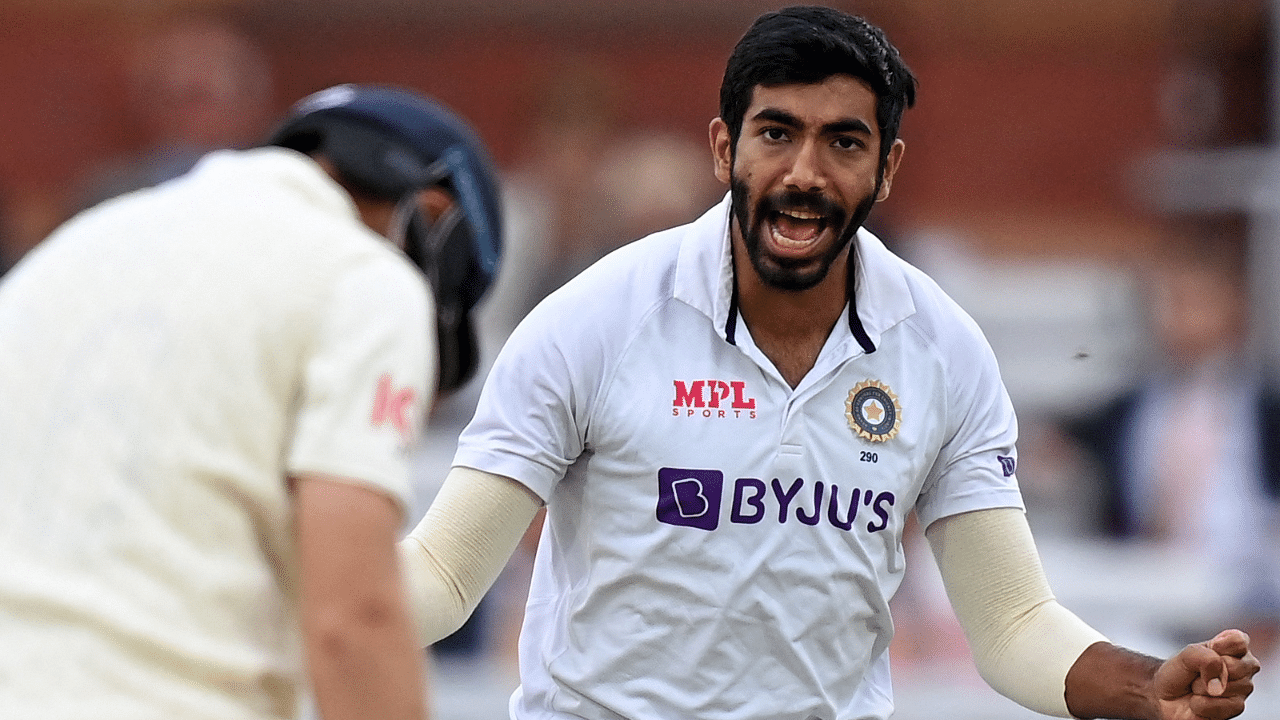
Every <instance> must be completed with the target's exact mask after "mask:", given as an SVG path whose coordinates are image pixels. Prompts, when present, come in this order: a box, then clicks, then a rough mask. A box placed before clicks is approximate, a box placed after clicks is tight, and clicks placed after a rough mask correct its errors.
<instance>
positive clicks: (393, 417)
mask: <svg viewBox="0 0 1280 720" xmlns="http://www.w3.org/2000/svg"><path fill="white" fill-rule="evenodd" d="M415 395H416V393H415V392H414V391H413V388H412V387H404V388H400V389H399V390H397V389H395V386H394V385H393V383H392V382H391V373H386V374H384V375H383V376H382V377H381V378H378V391H377V393H376V394H375V395H374V397H373V426H374V427H375V428H377V427H382V425H383V424H384V423H391V425H392V426H393V427H395V429H397V430H399V431H400V435H401V436H403V437H404V438H405V439H406V440H407V439H409V436H410V423H409V408H410V407H411V406H412V405H413V399H414V396H415Z"/></svg>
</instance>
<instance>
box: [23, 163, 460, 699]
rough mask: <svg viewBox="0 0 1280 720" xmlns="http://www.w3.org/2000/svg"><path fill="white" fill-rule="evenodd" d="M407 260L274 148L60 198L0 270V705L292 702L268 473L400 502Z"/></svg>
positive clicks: (287, 593) (408, 407)
mask: <svg viewBox="0 0 1280 720" xmlns="http://www.w3.org/2000/svg"><path fill="white" fill-rule="evenodd" d="M433 318H434V311H433V310H432V309H431V304H430V297H429V294H428V292H427V289H426V285H425V283H424V281H423V279H422V277H421V275H420V274H419V273H418V272H416V271H415V270H414V269H413V267H412V266H411V264H410V263H409V262H408V261H407V260H406V259H405V258H404V256H403V255H402V254H401V253H400V252H399V251H398V250H396V249H395V248H394V247H393V246H392V245H391V244H390V243H389V242H387V241H386V240H385V239H383V238H381V237H380V236H378V235H376V234H374V233H373V232H372V231H370V230H369V229H368V228H366V227H365V226H364V225H363V224H361V223H360V221H359V218H358V215H357V214H356V210H355V206H354V204H353V203H352V201H351V198H350V197H349V196H348V195H347V194H346V193H345V192H344V191H343V190H342V189H341V188H340V187H339V186H338V185H337V184H336V183H334V182H333V181H332V180H331V179H330V178H329V177H328V175H326V174H325V173H324V172H323V171H322V170H321V169H320V167H319V166H318V165H316V164H315V163H314V162H312V161H311V160H310V159H308V158H306V157H305V156H303V155H300V154H298V153H294V152H292V151H288V150H282V149H279V148H265V149H259V150H253V151H247V152H242V153H237V152H225V153H217V154H214V155H211V156H209V157H208V158H207V159H206V160H205V161H204V162H203V164H201V165H200V166H198V167H197V168H196V170H195V171H193V173H192V174H191V175H188V176H187V177H185V178H182V179H179V180H177V181H174V182H172V183H169V184H166V185H163V186H160V187H158V188H156V189H152V190H146V191H142V192H140V193H137V194H135V195H132V196H126V197H124V198H121V199H118V200H114V201H110V202H109V203H107V204H106V205H103V206H101V207H100V208H98V209H94V210H91V211H89V212H87V213H85V214H83V215H82V216H80V217H79V218H77V219H75V220H73V221H72V222H71V223H69V224H68V225H66V226H65V227H64V228H62V229H61V230H59V231H58V232H57V233H55V234H54V235H53V236H52V237H51V238H50V239H49V240H47V241H46V242H45V243H43V244H42V245H41V246H40V247H38V248H37V249H36V250H35V251H34V252H33V253H32V254H30V255H29V256H28V257H27V258H26V259H24V260H23V261H22V262H21V263H19V264H18V266H17V267H16V268H15V269H14V270H13V271H12V272H11V274H10V275H7V276H6V277H5V278H4V279H3V281H0V348H3V349H2V350H0V398H3V401H0V639H2V640H3V642H2V648H0V718H4V719H5V720H28V719H30V720H36V719H39V720H61V719H64V718H65V719H67V720H71V719H72V718H75V719H82V718H94V719H95V720H116V719H119V720H125V719H126V718H128V719H129V720H144V719H145V720H152V719H154V720H160V719H161V718H164V719H172V718H184V719H194V720H202V719H206V718H207V719H209V720H214V719H217V720H266V719H268V718H271V719H275V718H292V717H293V716H294V714H295V713H296V711H297V697H298V690H299V688H300V687H301V686H302V685H303V683H304V678H305V674H304V672H303V664H302V657H301V642H300V634H299V629H298V618H297V602H298V597H297V584H296V580H297V577H296V576H297V568H296V562H295V552H294V547H293V540H292V517H291V509H290V508H291V501H290V495H289V492H288V489H287V486H286V481H285V478H286V477H287V476H289V475H292V474H296V473H302V472H316V473H326V474H329V475H335V476H341V477H345V478H350V479H351V480H352V481H354V482H358V483H362V484H366V485H367V486H368V487H370V488H373V489H375V490H377V491H379V492H383V493H386V494H387V495H388V496H390V497H392V498H393V499H395V500H396V501H398V502H401V503H403V502H404V501H405V500H406V496H407V494H408V493H409V492H410V485H409V466H408V462H407V458H406V450H407V445H408V442H409V439H410V438H411V437H413V435H414V434H415V433H416V431H417V427H418V425H419V418H420V416H421V415H422V413H423V410H424V408H425V406H426V403H428V402H429V400H430V395H429V393H430V389H431V388H432V387H433V384H431V385H429V384H428V381H429V379H430V380H432V381H433V380H434V377H433V376H434V372H435V369H434V362H435V358H434V355H432V354H430V353H433V352H434V350H433V347H434V345H433V343H432V342H431V338H432V337H433V336H434V332H433V330H432V325H431V322H433Z"/></svg>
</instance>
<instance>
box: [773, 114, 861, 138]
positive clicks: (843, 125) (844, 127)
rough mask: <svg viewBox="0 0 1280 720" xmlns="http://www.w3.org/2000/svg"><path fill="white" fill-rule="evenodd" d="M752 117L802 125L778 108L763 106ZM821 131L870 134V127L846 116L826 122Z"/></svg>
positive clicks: (787, 124)
mask: <svg viewBox="0 0 1280 720" xmlns="http://www.w3.org/2000/svg"><path fill="white" fill-rule="evenodd" d="M752 119H753V120H756V121H764V122H773V123H778V124H779V125H786V126H787V127H793V128H798V127H801V126H803V125H804V123H803V122H801V120H800V118H798V117H796V116H795V115H792V114H791V113H789V112H787V111H786V110H779V109H778V108H764V109H763V110H761V111H760V112H758V113H756V114H755V115H754V116H753V117H752ZM822 131H823V132H824V133H827V134H837V133H848V132H854V133H862V134H865V135H870V134H871V127H870V126H869V125H867V124H866V123H865V122H863V121H861V120H858V119H857V118H848V119H844V120H837V121H835V122H833V123H827V124H826V125H823V126H822Z"/></svg>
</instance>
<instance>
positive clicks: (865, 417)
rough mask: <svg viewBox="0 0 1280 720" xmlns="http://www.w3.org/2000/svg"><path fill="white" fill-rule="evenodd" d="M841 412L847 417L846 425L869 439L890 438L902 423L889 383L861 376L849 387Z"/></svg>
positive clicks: (876, 440) (878, 440)
mask: <svg viewBox="0 0 1280 720" xmlns="http://www.w3.org/2000/svg"><path fill="white" fill-rule="evenodd" d="M844 414H845V417H847V418H848V419H849V427H850V428H851V429H852V430H853V431H854V432H856V433H858V435H861V436H862V437H863V438H866V439H867V440H870V441H871V442H884V441H885V440H890V439H892V438H893V436H894V435H897V434H898V426H899V425H901V424H902V408H901V407H900V406H899V405H898V396H897V395H894V394H893V391H891V390H890V389H889V386H888V385H884V384H882V383H880V382H878V381H876V380H863V381H862V382H860V383H858V384H857V385H856V386H854V388H853V389H852V390H850V391H849V399H847V400H845V401H844Z"/></svg>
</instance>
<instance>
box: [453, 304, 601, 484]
mask: <svg viewBox="0 0 1280 720" xmlns="http://www.w3.org/2000/svg"><path fill="white" fill-rule="evenodd" d="M566 297H567V296H566V294H565V293H564V288H562V289H561V291H559V292H557V293H555V294H553V295H552V296H550V297H549V298H547V300H544V301H543V302H542V303H541V304H539V305H538V306H537V307H536V308H534V310H533V311H532V312H531V313H530V314H529V315H528V316H526V317H525V319H524V320H523V321H522V322H521V323H520V324H519V325H518V326H517V327H516V329H515V331H514V332H513V333H512V334H511V336H510V338H508V340H507V342H506V344H505V345H504V346H503V348H502V351H501V352H500V353H499V354H498V357H497V358H496V359H495V361H494V364H493V367H492V368H491V369H490V371H489V374H488V377H487V378H486V379H485V384H484V389H483V391H482V392H481V393H480V400H479V402H478V404H477V407H476V412H475V415H474V417H473V418H472V420H471V422H470V423H469V424H468V425H467V427H466V428H465V429H464V430H463V432H462V434H461V436H460V437H459V439H458V451H457V454H456V455H455V456H454V461H453V464H454V465H455V466H462V467H469V468H473V469H476V470H483V471H485V472H488V473H492V474H494V475H501V476H504V477H509V478H513V479H515V480H516V481H518V482H519V483H521V484H522V485H525V486H526V487H528V488H529V489H530V490H532V491H533V492H534V493H535V494H537V495H538V497H539V498H541V499H542V500H543V501H544V502H545V501H547V500H548V499H549V498H550V497H551V494H552V491H553V490H554V488H555V486H556V484H557V483H558V482H559V481H560V479H561V478H563V477H564V475H565V472H566V471H567V470H568V468H569V466H570V465H571V464H573V463H574V462H575V461H576V460H577V458H578V456H579V455H581V454H582V453H583V451H584V449H585V448H586V446H587V438H586V427H587V424H588V422H587V417H588V414H589V412H590V408H591V404H592V402H593V398H594V393H595V391H596V385H597V381H598V378H599V375H600V368H601V367H603V365H604V363H605V360H604V357H605V355H606V352H607V351H606V350H605V348H604V345H603V344H602V341H601V339H600V337H599V336H598V335H592V334H591V333H589V332H586V331H585V330H583V328H584V327H590V325H591V323H590V321H589V320H586V319H584V318H583V313H582V312H580V311H577V310H575V309H574V307H573V306H574V302H573V301H566V300H565V298H566Z"/></svg>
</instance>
